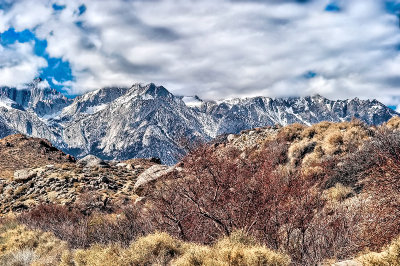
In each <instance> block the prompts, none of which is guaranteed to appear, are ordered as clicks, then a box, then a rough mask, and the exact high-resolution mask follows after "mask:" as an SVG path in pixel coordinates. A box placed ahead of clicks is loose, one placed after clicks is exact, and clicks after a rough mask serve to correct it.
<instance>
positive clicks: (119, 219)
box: [18, 204, 150, 248]
mask: <svg viewBox="0 0 400 266" xmlns="http://www.w3.org/2000/svg"><path fill="white" fill-rule="evenodd" d="M18 220H19V221H20V222H22V223H23V224H25V225H27V226H28V227H30V228H34V229H40V230H42V231H48V232H53V233H54V234H55V235H56V236H57V237H58V238H60V239H62V240H64V241H66V242H68V243H69V245H70V246H71V247H74V248H81V247H89V246H90V245H92V244H109V243H118V244H120V245H123V246H127V245H129V244H130V242H131V241H132V240H133V239H135V238H136V237H138V236H141V235H143V234H145V233H147V232H149V231H150V229H149V228H148V227H147V226H146V223H145V221H144V220H142V219H140V215H139V213H138V210H137V209H136V208H134V207H132V206H127V207H125V208H124V209H122V210H120V212H119V214H118V215H107V214H105V213H92V214H90V215H84V214H82V213H81V212H79V211H78V209H77V208H74V206H70V207H67V206H63V205H56V204H49V205H39V206H37V207H36V208H34V209H33V210H31V211H29V212H26V213H23V214H21V215H20V216H19V217H18Z"/></svg>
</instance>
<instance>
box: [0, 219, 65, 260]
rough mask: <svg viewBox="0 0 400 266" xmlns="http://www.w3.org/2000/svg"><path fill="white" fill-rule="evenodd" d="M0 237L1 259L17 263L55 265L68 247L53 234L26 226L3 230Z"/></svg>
mask: <svg viewBox="0 0 400 266" xmlns="http://www.w3.org/2000/svg"><path fill="white" fill-rule="evenodd" d="M0 239H1V244H0V261H2V262H5V261H12V262H14V263H15V265H25V264H23V263H25V262H26V263H28V264H26V265H29V263H38V264H41V265H54V264H55V262H56V261H58V260H59V259H60V258H61V254H62V252H63V250H65V249H66V248H67V244H66V243H65V242H63V241H61V240H59V239H57V238H56V237H55V236H54V235H53V234H51V233H45V232H41V231H31V230H28V229H26V228H25V227H24V226H17V227H16V228H14V229H9V230H7V231H5V232H3V233H2V234H1V235H0ZM18 263H21V264H18Z"/></svg>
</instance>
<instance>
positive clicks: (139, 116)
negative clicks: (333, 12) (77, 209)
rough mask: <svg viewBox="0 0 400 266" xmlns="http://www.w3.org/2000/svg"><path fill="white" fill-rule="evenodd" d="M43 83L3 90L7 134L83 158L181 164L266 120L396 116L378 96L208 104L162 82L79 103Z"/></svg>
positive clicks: (372, 120) (0, 123) (0, 105)
mask: <svg viewBox="0 0 400 266" xmlns="http://www.w3.org/2000/svg"><path fill="white" fill-rule="evenodd" d="M42 83H43V82H41V81H40V80H37V81H35V82H34V83H33V84H31V85H29V86H28V87H27V88H26V89H25V90H16V89H13V88H7V87H3V88H0V95H1V98H0V137H4V136H7V135H9V134H13V133H23V134H26V135H31V136H35V137H40V138H46V139H48V140H50V141H51V142H52V143H53V144H54V145H55V146H56V147H58V148H60V149H62V150H64V151H66V152H68V153H70V154H72V155H73V156H76V157H84V156H86V155H88V154H93V155H96V156H98V157H100V158H103V159H108V160H110V159H117V160H124V159H129V158H133V157H136V158H147V157H158V158H161V160H162V162H163V163H165V164H174V163H176V162H177V159H178V158H180V157H182V156H183V155H184V154H185V153H186V152H187V145H186V144H187V143H194V142H207V141H210V140H212V139H214V138H215V137H216V136H218V135H220V134H227V133H235V134H236V133H239V132H240V131H242V130H246V129H251V128H255V127H263V126H267V125H270V126H272V125H275V124H280V125H283V126H284V125H288V124H292V123H301V124H304V125H311V124H314V123H318V122H321V121H332V122H342V121H350V120H351V119H352V118H354V117H355V118H358V119H360V120H362V121H364V122H366V123H368V124H371V125H378V124H381V123H383V122H385V121H387V120H389V119H390V118H391V117H393V116H397V113H396V112H395V111H393V110H391V109H390V108H388V107H386V106H385V105H383V104H381V103H379V102H378V101H376V100H372V101H370V100H366V101H364V100H359V99H357V98H356V99H353V100H338V101H331V100H328V99H326V98H323V97H321V96H319V95H315V96H311V97H298V98H283V99H271V98H268V97H255V98H246V99H232V100H224V101H218V102H216V101H203V100H201V99H200V98H198V97H178V96H175V95H173V94H171V93H170V92H169V91H168V90H167V89H165V88H164V87H162V86H156V85H154V84H148V85H141V84H135V85H133V86H132V87H130V88H103V89H99V90H96V91H92V92H89V93H87V94H84V95H82V96H79V97H76V98H75V99H74V100H70V99H67V98H65V97H64V96H63V95H62V94H60V93H59V92H57V91H55V90H51V89H50V88H48V87H45V86H44V85H43V84H42Z"/></svg>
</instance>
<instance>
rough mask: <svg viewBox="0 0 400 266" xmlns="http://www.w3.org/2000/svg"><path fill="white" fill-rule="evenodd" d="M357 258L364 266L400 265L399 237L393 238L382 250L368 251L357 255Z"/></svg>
mask: <svg viewBox="0 0 400 266" xmlns="http://www.w3.org/2000/svg"><path fill="white" fill-rule="evenodd" d="M357 260H358V261H361V263H362V264H363V265H366V266H380V265H388V266H389V265H400V238H398V239H396V240H394V241H393V242H392V244H391V245H389V246H387V247H386V248H384V250H383V251H382V252H380V253H377V252H370V253H367V254H365V255H362V256H360V257H358V258H357Z"/></svg>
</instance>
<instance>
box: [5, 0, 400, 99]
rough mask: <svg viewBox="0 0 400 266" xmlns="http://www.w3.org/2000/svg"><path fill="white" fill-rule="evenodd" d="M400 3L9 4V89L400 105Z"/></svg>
mask: <svg viewBox="0 0 400 266" xmlns="http://www.w3.org/2000/svg"><path fill="white" fill-rule="evenodd" d="M399 14H400V1H395V0H387V1H386V0H351V1H349V0H280V1H278V0H268V1H260V0H218V1H215V0H203V1H198V0H163V1H161V0H160V1H158V0H151V1H145V0H131V1H129V0H113V1H111V0H110V1H109V0H103V1H95V0H92V1H79V0H70V1H67V0H64V1H62V0H60V1H56V0H0V34H1V35H0V36H1V39H0V53H1V54H2V55H3V56H2V58H0V85H8V86H17V87H20V86H22V87H23V84H25V83H27V82H29V81H30V80H32V79H33V78H35V77H37V76H40V77H42V78H44V79H45V80H46V81H47V83H48V84H49V86H51V87H54V88H56V89H58V90H60V91H64V92H65V93H67V94H70V95H76V94H81V93H84V92H87V91H90V90H94V89H97V88H100V87H104V86H114V85H115V86H129V85H131V84H133V83H135V82H144V83H146V82H155V83H157V84H160V85H164V86H166V87H167V88H168V89H169V90H171V91H172V92H174V93H177V94H186V95H193V94H197V95H199V96H200V97H203V98H206V99H220V98H226V97H246V96H256V95H263V96H270V97H280V96H299V95H310V94H316V93H318V94H321V95H323V96H326V97H328V98H332V99H335V98H352V97H359V98H377V99H378V100H381V101H383V102H384V103H386V104H388V105H391V106H398V105H400V76H399V75H400V55H399V50H400V29H399V18H398V16H399Z"/></svg>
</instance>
